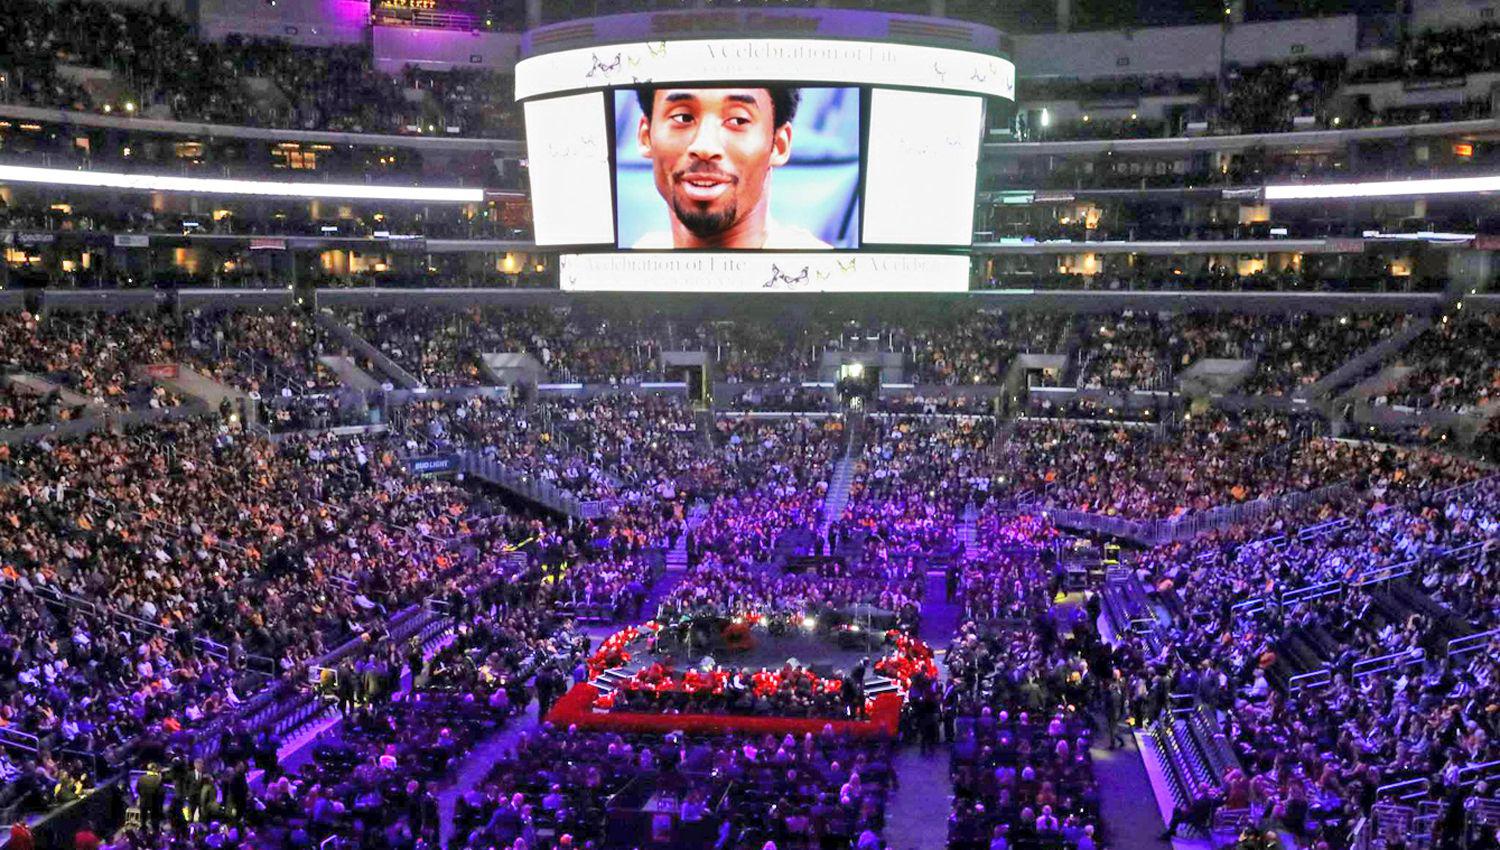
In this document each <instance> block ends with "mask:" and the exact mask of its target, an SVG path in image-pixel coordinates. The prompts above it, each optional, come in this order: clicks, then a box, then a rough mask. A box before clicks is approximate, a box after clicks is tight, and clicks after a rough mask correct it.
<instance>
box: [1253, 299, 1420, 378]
mask: <svg viewBox="0 0 1500 850" xmlns="http://www.w3.org/2000/svg"><path fill="white" fill-rule="evenodd" d="M1405 321H1406V317H1404V316H1395V317H1391V316H1385V315H1380V314H1369V315H1354V316H1313V315H1301V316H1295V317H1292V318H1291V319H1290V321H1287V322H1280V323H1276V324H1275V325H1274V326H1273V327H1272V328H1271V330H1270V333H1269V334H1268V336H1267V338H1266V339H1265V341H1264V344H1263V346H1262V347H1261V349H1260V357H1259V358H1258V359H1257V360H1256V364H1255V371H1254V372H1253V373H1252V374H1251V375H1250V377H1249V379H1247V380H1246V381H1245V383H1244V385H1243V386H1242V391H1243V392H1245V393H1246V394H1253V395H1276V396H1284V395H1290V394H1292V393H1294V392H1296V391H1297V390H1299V389H1302V388H1304V387H1308V386H1311V385H1312V384H1315V383H1317V382H1318V380H1319V379H1321V378H1323V377H1325V376H1326V375H1327V374H1328V373H1329V372H1331V371H1333V370H1334V369H1336V368H1338V366H1339V365H1340V364H1342V363H1343V362H1344V361H1346V360H1348V359H1349V358H1350V357H1352V356H1354V355H1356V354H1358V353H1360V352H1362V351H1364V350H1366V349H1368V348H1369V347H1370V346H1372V345H1374V344H1376V343H1377V342H1379V341H1380V340H1381V339H1384V338H1385V337H1387V336H1389V335H1390V334H1393V333H1396V332H1397V331H1399V330H1400V329H1401V328H1402V326H1403V325H1404V324H1405Z"/></svg>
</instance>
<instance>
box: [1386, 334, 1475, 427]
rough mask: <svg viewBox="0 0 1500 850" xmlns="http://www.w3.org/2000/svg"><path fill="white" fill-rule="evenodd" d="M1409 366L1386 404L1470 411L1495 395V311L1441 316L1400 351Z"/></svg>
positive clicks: (1403, 360) (1424, 408) (1387, 398)
mask: <svg viewBox="0 0 1500 850" xmlns="http://www.w3.org/2000/svg"><path fill="white" fill-rule="evenodd" d="M1402 362H1403V363H1405V364H1407V365H1409V366H1411V368H1412V372H1411V373H1410V374H1408V375H1407V376H1406V378H1405V380H1403V381H1402V384H1401V386H1400V387H1399V388H1397V389H1396V390H1395V392H1393V393H1391V394H1389V395H1388V396H1386V398H1385V399H1383V400H1384V401H1386V402H1387V403H1390V404H1399V405H1406V406H1409V407H1415V408H1418V409H1421V410H1447V411H1454V412H1472V411H1474V410H1476V409H1478V408H1485V407H1487V406H1489V405H1491V404H1493V403H1494V402H1495V401H1496V400H1497V399H1500V315H1495V314H1490V315H1488V316H1483V317H1478V318H1471V319H1456V318H1445V319H1444V320H1442V321H1441V322H1439V323H1438V324H1436V325H1434V326H1432V327H1430V328H1428V329H1427V330H1426V331H1423V332H1422V335H1421V336H1419V337H1417V338H1416V339H1415V340H1413V341H1412V344H1411V346H1410V347H1408V348H1407V349H1406V350H1405V351H1404V352H1402Z"/></svg>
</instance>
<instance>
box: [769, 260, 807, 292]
mask: <svg viewBox="0 0 1500 850" xmlns="http://www.w3.org/2000/svg"><path fill="white" fill-rule="evenodd" d="M808 274H809V272H808V269H807V266H803V267H802V271H801V272H800V273H799V274H797V275H796V276H795V277H794V276H792V275H789V274H787V273H786V272H784V271H782V270H781V266H778V265H776V264H775V263H772V264H771V279H770V280H768V281H766V283H765V287H764V288H765V289H771V288H772V287H775V286H778V285H780V286H797V285H799V284H803V283H807V276H808Z"/></svg>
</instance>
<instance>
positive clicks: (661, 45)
mask: <svg viewBox="0 0 1500 850" xmlns="http://www.w3.org/2000/svg"><path fill="white" fill-rule="evenodd" d="M646 49H647V50H649V51H651V55H652V56H665V55H667V43H666V42H665V41H658V42H657V43H655V44H648V45H646Z"/></svg>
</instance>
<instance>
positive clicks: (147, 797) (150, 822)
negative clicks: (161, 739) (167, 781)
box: [135, 762, 166, 835]
mask: <svg viewBox="0 0 1500 850" xmlns="http://www.w3.org/2000/svg"><path fill="white" fill-rule="evenodd" d="M135 795H136V799H137V800H138V801H139V802H140V807H141V825H142V826H144V827H146V829H148V830H149V831H150V832H151V833H152V834H153V835H154V834H156V833H157V832H160V831H161V820H162V811H163V804H164V803H165V802H166V789H165V787H164V778H163V777H162V773H161V768H160V767H158V766H157V764H156V762H151V763H150V764H148V765H146V772H145V774H143V775H142V776H141V778H140V779H137V780H136V782H135Z"/></svg>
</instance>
